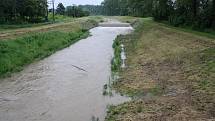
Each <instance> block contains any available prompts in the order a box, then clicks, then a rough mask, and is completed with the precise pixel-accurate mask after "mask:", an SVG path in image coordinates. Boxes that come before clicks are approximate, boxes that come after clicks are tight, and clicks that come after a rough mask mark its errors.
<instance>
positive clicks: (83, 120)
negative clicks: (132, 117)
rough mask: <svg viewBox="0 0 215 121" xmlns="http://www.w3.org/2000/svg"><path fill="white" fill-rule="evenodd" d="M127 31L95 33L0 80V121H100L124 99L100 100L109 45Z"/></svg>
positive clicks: (107, 70) (109, 29)
mask: <svg viewBox="0 0 215 121" xmlns="http://www.w3.org/2000/svg"><path fill="white" fill-rule="evenodd" d="M131 31H132V28H131V27H119V26H118V27H113V26H111V27H108V26H105V27H96V28H93V29H91V30H90V33H91V36H89V37H88V38H86V39H83V40H80V41H78V42H77V43H75V44H73V45H71V46H70V47H68V48H66V49H63V50H61V51H58V52H57V53H55V54H53V55H51V56H49V57H47V58H45V59H44V60H41V61H38V62H34V63H33V64H30V65H29V66H27V67H25V69H24V70H23V71H21V72H19V73H16V74H13V75H12V76H11V77H9V78H5V79H1V80H0V121H91V119H92V117H98V118H99V119H100V121H103V120H104V118H105V115H106V111H107V106H108V105H112V104H113V105H117V104H120V103H123V102H125V101H128V100H129V98H127V97H123V96H120V95H119V94H113V96H111V97H110V96H103V95H102V91H103V86H104V85H105V84H107V83H108V81H109V79H110V77H111V63H110V62H111V59H112V58H113V49H112V44H113V41H114V39H115V38H116V37H117V35H119V34H127V33H129V32H131Z"/></svg>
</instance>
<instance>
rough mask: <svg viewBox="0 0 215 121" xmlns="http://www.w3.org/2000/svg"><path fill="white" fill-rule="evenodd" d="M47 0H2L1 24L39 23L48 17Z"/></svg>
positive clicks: (0, 5)
mask: <svg viewBox="0 0 215 121" xmlns="http://www.w3.org/2000/svg"><path fill="white" fill-rule="evenodd" d="M47 7H48V6H47V1H46V0H0V23H5V22H14V23H15V22H21V21H29V22H38V21H40V20H41V19H42V18H45V16H46V15H47Z"/></svg>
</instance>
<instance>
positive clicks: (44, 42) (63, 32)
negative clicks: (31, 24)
mask: <svg viewBox="0 0 215 121" xmlns="http://www.w3.org/2000/svg"><path fill="white" fill-rule="evenodd" d="M96 18H97V17H96ZM81 21H82V22H81ZM81 21H79V22H73V23H69V24H68V23H65V25H64V24H62V25H61V26H59V27H60V29H54V30H52V29H50V30H49V31H45V32H38V33H29V34H27V35H24V36H20V37H19V36H17V37H16V38H14V39H6V40H0V77H4V76H8V75H10V74H11V73H12V72H16V71H20V70H22V69H23V67H24V66H25V65H27V64H30V63H32V62H33V61H35V60H39V59H42V58H44V57H46V56H49V55H51V54H52V53H54V52H56V51H57V50H60V49H62V48H65V47H67V46H69V45H71V44H72V43H74V42H76V41H77V40H79V39H81V38H83V37H86V36H87V35H88V31H87V30H89V29H90V28H92V27H94V26H96V25H97V21H98V20H95V19H93V17H91V18H88V19H86V20H85V19H84V20H81ZM70 24H71V25H70ZM74 24H75V26H74ZM71 26H72V27H71ZM68 27H69V28H68Z"/></svg>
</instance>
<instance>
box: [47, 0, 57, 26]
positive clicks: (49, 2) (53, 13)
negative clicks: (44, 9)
mask: <svg viewBox="0 0 215 121" xmlns="http://www.w3.org/2000/svg"><path fill="white" fill-rule="evenodd" d="M54 3H55V0H51V1H48V4H49V5H52V21H53V23H54V22H55V8H54Z"/></svg>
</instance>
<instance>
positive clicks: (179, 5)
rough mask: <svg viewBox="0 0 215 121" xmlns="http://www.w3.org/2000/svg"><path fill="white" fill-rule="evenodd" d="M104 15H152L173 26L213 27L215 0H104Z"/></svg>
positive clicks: (214, 22)
mask: <svg viewBox="0 0 215 121" xmlns="http://www.w3.org/2000/svg"><path fill="white" fill-rule="evenodd" d="M101 6H102V7H103V10H102V14H104V15H130V16H138V17H148V16H152V17H154V19H155V20H157V21H168V22H169V23H170V24H172V25H174V26H190V27H192V28H194V29H198V30H207V29H215V0H104V1H103V3H102V5H101Z"/></svg>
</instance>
